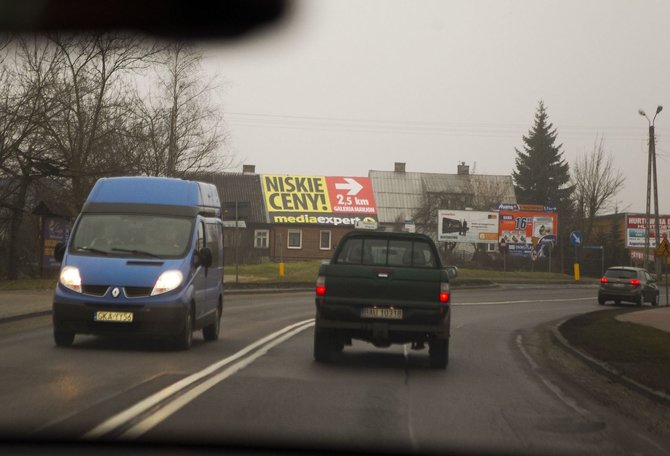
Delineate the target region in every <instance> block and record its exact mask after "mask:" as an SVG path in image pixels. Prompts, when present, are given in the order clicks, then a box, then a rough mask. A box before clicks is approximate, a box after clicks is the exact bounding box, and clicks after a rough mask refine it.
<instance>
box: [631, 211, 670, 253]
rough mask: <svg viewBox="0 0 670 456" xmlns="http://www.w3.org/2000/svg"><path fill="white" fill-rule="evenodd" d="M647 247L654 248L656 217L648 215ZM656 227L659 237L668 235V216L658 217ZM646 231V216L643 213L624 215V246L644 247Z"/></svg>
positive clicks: (669, 222) (669, 226)
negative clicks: (659, 233)
mask: <svg viewBox="0 0 670 456" xmlns="http://www.w3.org/2000/svg"><path fill="white" fill-rule="evenodd" d="M649 225H650V226H649V247H650V248H652V249H655V248H656V232H655V231H656V217H654V216H653V215H652V216H650V217H649ZM658 228H659V230H660V232H661V239H664V238H667V237H668V231H670V216H667V215H660V216H659V217H658ZM646 233H647V217H646V216H645V215H644V214H629V215H627V216H626V247H627V248H635V247H638V248H644V238H645V235H646Z"/></svg>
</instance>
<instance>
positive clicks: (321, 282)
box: [316, 276, 326, 296]
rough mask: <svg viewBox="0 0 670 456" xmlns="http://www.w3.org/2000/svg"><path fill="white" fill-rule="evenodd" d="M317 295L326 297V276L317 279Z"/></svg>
mask: <svg viewBox="0 0 670 456" xmlns="http://www.w3.org/2000/svg"><path fill="white" fill-rule="evenodd" d="M316 295H317V296H325V295H326V278H325V277H324V276H319V278H318V279H316Z"/></svg>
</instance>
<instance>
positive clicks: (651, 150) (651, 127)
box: [638, 105, 663, 280]
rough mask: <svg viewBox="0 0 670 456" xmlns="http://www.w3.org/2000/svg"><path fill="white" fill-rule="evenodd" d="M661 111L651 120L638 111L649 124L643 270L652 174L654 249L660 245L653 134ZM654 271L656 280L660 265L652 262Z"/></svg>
mask: <svg viewBox="0 0 670 456" xmlns="http://www.w3.org/2000/svg"><path fill="white" fill-rule="evenodd" d="M662 110H663V106H661V105H658V106H657V107H656V114H654V118H653V119H652V120H649V117H647V114H646V113H645V112H644V111H643V110H642V109H640V110H639V111H638V113H639V114H640V115H641V116H643V117H644V118H646V119H647V122H648V123H649V157H648V161H647V206H646V230H645V235H644V268H645V269H647V270H648V266H649V231H650V230H649V228H650V226H649V212H650V211H651V204H650V203H651V201H650V199H651V186H652V182H651V181H652V173H653V186H654V215H655V219H656V220H655V222H654V240H655V242H656V247H658V246H659V245H661V244H660V243H661V230H660V228H659V225H660V220H659V219H660V217H659V213H658V180H657V178H656V176H657V174H656V137H655V134H654V121H655V120H656V116H657V115H658V113H659V112H661V111H662ZM654 265H655V269H656V279H657V280H658V277H659V276H660V271H661V264H660V262H658V261H654Z"/></svg>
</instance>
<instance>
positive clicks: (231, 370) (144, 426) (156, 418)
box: [120, 322, 314, 440]
mask: <svg viewBox="0 0 670 456" xmlns="http://www.w3.org/2000/svg"><path fill="white" fill-rule="evenodd" d="M312 326H314V322H311V323H308V324H306V325H304V326H300V327H298V328H296V329H294V330H293V331H291V332H288V333H286V334H284V335H283V336H281V337H279V338H277V339H275V340H273V341H272V342H270V343H268V344H266V345H263V346H262V347H261V348H259V349H258V350H257V351H256V352H255V353H254V354H253V355H251V356H248V357H246V358H244V359H243V360H241V361H238V362H237V363H235V364H233V365H232V366H230V367H228V368H226V369H225V370H224V371H222V372H221V373H219V374H216V375H215V376H213V377H212V378H209V379H207V380H205V381H204V382H202V383H201V384H200V385H198V386H196V387H194V388H192V389H190V390H188V391H187V392H186V393H184V394H182V395H180V396H178V397H176V398H175V399H174V400H172V401H170V402H169V403H167V404H165V405H164V406H163V407H161V408H160V409H158V410H157V411H156V412H154V413H152V414H151V415H149V416H148V417H147V418H145V419H144V420H142V421H140V422H139V423H138V424H136V425H134V426H133V427H132V428H130V429H128V430H127V431H126V432H124V433H123V434H121V436H120V439H123V440H132V439H136V438H138V437H140V436H141V435H142V434H145V433H146V432H148V431H150V430H151V429H153V428H154V427H156V426H158V425H159V424H160V423H161V422H163V421H165V420H166V419H167V418H169V417H170V416H171V415H173V414H174V413H176V412H177V411H179V409H181V408H182V407H184V406H185V405H187V404H188V403H190V402H191V401H193V400H195V399H196V398H197V397H198V396H200V395H201V394H203V393H205V392H206V391H207V390H209V389H210V388H212V387H214V386H215V385H217V384H218V383H220V382H222V381H223V380H225V379H227V378H228V377H230V376H231V375H233V374H235V373H236V372H238V371H240V370H241V369H243V368H245V367H247V366H248V365H250V364H251V363H253V362H254V361H255V360H257V359H258V358H260V357H261V356H263V355H265V354H266V353H267V352H268V351H269V350H270V349H271V348H273V347H276V346H277V345H279V344H281V343H282V342H285V341H286V340H288V339H290V338H291V337H293V336H295V335H296V334H298V333H301V332H302V331H304V330H305V329H307V328H310V327H312Z"/></svg>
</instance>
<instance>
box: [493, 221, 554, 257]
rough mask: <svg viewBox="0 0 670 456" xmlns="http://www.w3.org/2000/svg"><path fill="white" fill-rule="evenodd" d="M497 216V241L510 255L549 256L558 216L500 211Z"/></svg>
mask: <svg viewBox="0 0 670 456" xmlns="http://www.w3.org/2000/svg"><path fill="white" fill-rule="evenodd" d="M499 215H500V228H499V233H498V236H499V241H500V242H503V241H504V242H505V243H506V244H507V251H508V253H509V254H510V255H515V256H525V257H531V256H533V257H534V258H542V257H546V256H549V253H550V249H552V248H553V246H554V245H555V244H556V241H557V238H556V233H557V231H558V214H556V213H555V212H533V211H500V213H499ZM533 252H535V253H534V254H533Z"/></svg>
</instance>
